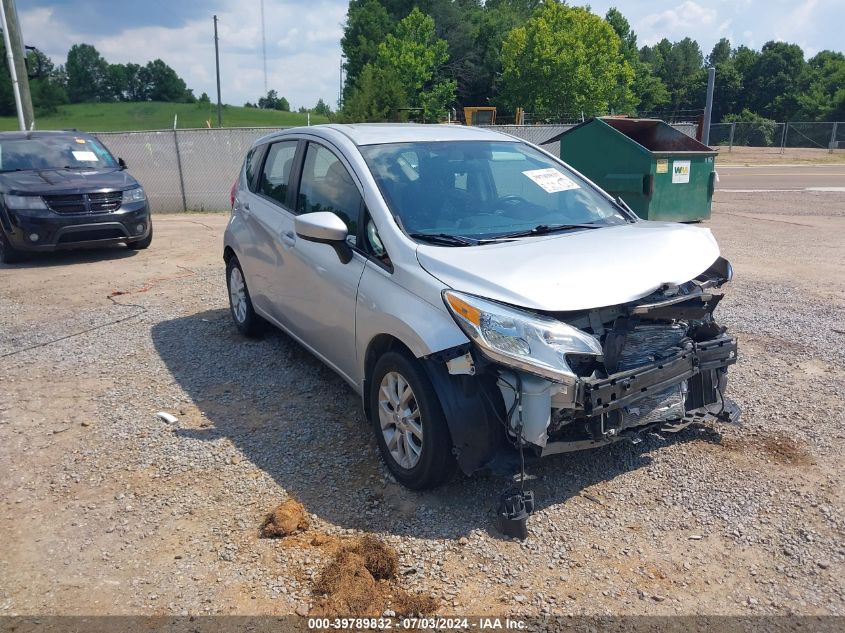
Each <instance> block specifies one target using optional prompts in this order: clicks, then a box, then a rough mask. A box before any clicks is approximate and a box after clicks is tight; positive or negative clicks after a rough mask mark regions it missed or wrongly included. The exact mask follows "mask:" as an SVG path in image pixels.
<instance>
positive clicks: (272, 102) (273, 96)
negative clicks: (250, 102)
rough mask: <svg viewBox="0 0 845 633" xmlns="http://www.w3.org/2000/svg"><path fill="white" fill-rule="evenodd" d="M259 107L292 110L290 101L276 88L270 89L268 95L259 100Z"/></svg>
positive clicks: (283, 110) (284, 110)
mask: <svg viewBox="0 0 845 633" xmlns="http://www.w3.org/2000/svg"><path fill="white" fill-rule="evenodd" d="M258 107H259V108H262V109H263V110H280V111H282V112H290V103H289V102H288V100H287V99H285V98H284V97H280V96H279V93H278V92H276V91H275V90H268V91H267V95H266V96H264V97H261V98H260V99H259V100H258Z"/></svg>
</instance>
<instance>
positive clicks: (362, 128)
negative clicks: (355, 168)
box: [287, 123, 518, 146]
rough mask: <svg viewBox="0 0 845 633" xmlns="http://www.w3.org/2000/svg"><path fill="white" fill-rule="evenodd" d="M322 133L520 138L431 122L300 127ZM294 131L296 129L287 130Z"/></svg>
mask: <svg viewBox="0 0 845 633" xmlns="http://www.w3.org/2000/svg"><path fill="white" fill-rule="evenodd" d="M306 130H307V131H309V132H311V133H315V132H316V133H318V134H319V133H320V131H321V130H322V131H323V133H324V134H325V133H326V132H329V131H330V130H331V131H334V132H339V133H340V134H343V135H344V136H346V137H347V138H349V139H350V140H351V141H352V142H353V143H355V145H359V146H360V145H376V144H379V143H419V142H432V141H505V142H513V141H517V140H518V139H515V138H514V137H513V136H510V135H508V134H502V133H501V132H495V131H493V130H487V129H484V128H480V127H469V126H465V125H431V124H420V123H353V124H345V125H340V124H336V123H329V124H325V125H314V126H311V127H308V128H301V129H299V130H296V131H303V132H304V131H306ZM287 131H288V132H292V131H294V130H287Z"/></svg>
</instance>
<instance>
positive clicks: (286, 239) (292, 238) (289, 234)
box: [281, 231, 296, 246]
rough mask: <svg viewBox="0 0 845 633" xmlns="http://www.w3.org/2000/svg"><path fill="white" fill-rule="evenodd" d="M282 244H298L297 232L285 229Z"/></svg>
mask: <svg viewBox="0 0 845 633" xmlns="http://www.w3.org/2000/svg"><path fill="white" fill-rule="evenodd" d="M281 239H282V244H284V245H285V246H293V245H294V244H296V234H295V233H294V232H293V231H284V232H282V235H281Z"/></svg>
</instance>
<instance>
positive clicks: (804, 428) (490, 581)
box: [0, 193, 845, 615]
mask: <svg viewBox="0 0 845 633" xmlns="http://www.w3.org/2000/svg"><path fill="white" fill-rule="evenodd" d="M226 219H227V218H226V216H223V215H182V216H158V217H157V218H156V239H155V241H154V243H153V246H152V247H151V248H150V250H149V251H144V252H138V253H134V252H130V251H127V250H125V249H123V248H122V247H117V248H114V249H108V250H100V251H96V252H90V251H89V252H84V253H65V254H59V255H51V256H43V257H38V258H37V259H35V260H34V261H32V262H30V263H28V264H23V265H18V266H15V267H2V266H0V361H2V363H0V472H2V473H3V477H2V478H0V533H2V534H3V535H4V538H3V540H2V544H0V578H2V582H0V614H89V615H96V614H203V613H225V614H229V613H237V614H286V613H294V612H298V613H300V614H304V613H306V612H307V610H308V609H309V608H310V607H311V605H312V604H313V603H314V596H312V594H311V581H312V579H313V577H314V576H315V575H316V574H317V573H318V572H319V570H320V568H321V567H322V565H323V564H324V562H325V561H326V560H327V558H328V553H327V550H326V548H325V547H321V546H317V545H311V538H312V536H313V535H314V534H321V533H322V534H327V535H336V536H343V535H350V534H360V533H374V534H377V535H378V536H380V537H382V538H383V539H384V540H385V541H386V542H388V543H389V544H391V545H393V546H394V547H395V548H396V549H397V550H398V551H399V554H400V573H401V583H402V585H403V586H404V587H405V588H407V589H410V590H424V591H426V592H428V593H430V594H433V595H434V596H436V597H437V598H438V600H439V603H440V605H441V606H440V608H439V612H440V613H443V614H448V613H459V614H484V615H487V614H497V615H506V614H508V615H510V614H514V615H515V614H537V613H553V614H679V613H681V614H704V613H706V614H743V615H751V614H761V613H765V614H789V613H798V614H838V615H845V586H843V585H844V584H845V583H843V578H845V564H844V563H845V538H843V536H845V534H843V529H844V528H845V518H843V517H845V514H844V513H843V506H845V503H844V502H845V496H844V495H843V483H842V475H843V459H842V441H843V436H845V425H843V422H845V259H843V256H842V246H843V244H845V196H843V194H833V193H824V194H822V193H819V194H781V195H776V196H775V195H773V194H718V195H717V203H716V206H715V213H714V219H713V220H712V222H709V223H708V224H707V225H708V226H710V227H711V228H712V229H713V230H714V232H715V233H716V236H717V237H718V238H719V240H720V243H721V245H722V248H723V252H724V254H725V255H726V256H728V257H729V258H730V259H731V260H732V261H733V263H734V266H735V269H736V280H735V282H734V283H733V284H732V286H731V287H730V289H729V295H728V297H727V298H726V300H725V301H724V302H723V303H722V304H721V305H720V307H719V309H718V311H717V315H720V316H721V320H722V321H723V322H724V323H725V324H727V325H729V326H730V328H731V330H732V331H733V332H735V333H737V334H738V335H739V336H740V345H741V347H740V354H741V356H740V362H739V364H738V365H737V366H735V367H734V368H732V371H731V389H730V391H731V393H730V395H731V396H732V397H733V399H735V400H736V401H737V402H738V403H739V404H740V405H741V406H742V408H743V410H744V415H743V426H742V427H739V428H737V427H724V426H720V427H713V428H698V429H688V430H686V431H684V432H682V433H680V434H679V435H677V436H674V437H662V438H661V437H657V436H652V437H651V438H650V439H648V440H647V441H645V442H643V443H641V444H639V445H630V444H618V445H613V446H611V447H607V448H604V449H600V450H596V451H592V452H587V453H577V454H571V455H568V456H567V455H564V456H559V457H554V458H550V459H547V460H545V461H544V462H542V463H541V464H540V465H539V466H537V467H535V468H533V470H532V472H533V474H534V475H536V476H537V479H536V480H535V481H533V482H532V487H533V489H534V490H535V495H536V496H537V498H538V510H537V512H536V513H535V515H534V516H533V517H532V519H531V520H530V522H529V525H530V532H531V534H530V537H529V538H528V540H526V541H525V542H522V543H520V542H514V541H508V540H505V539H503V538H502V537H501V536H500V535H499V534H498V533H497V531H496V529H495V520H494V507H495V504H496V499H497V496H498V493H499V492H500V491H501V490H502V488H503V486H504V483H505V482H503V481H502V480H500V479H497V478H495V477H492V476H481V477H474V478H471V479H467V478H463V477H461V478H459V479H457V480H456V481H455V482H454V483H452V484H450V485H449V486H447V487H445V488H443V489H440V490H437V491H434V492H430V493H425V494H419V493H412V492H409V491H407V490H404V489H403V488H401V487H399V486H397V485H396V484H395V483H392V482H391V481H390V480H389V478H388V477H387V473H386V471H385V470H384V468H383V467H382V466H381V464H380V461H379V459H378V454H377V448H376V444H375V442H374V440H373V438H372V437H371V432H370V429H369V427H368V425H367V424H366V423H365V422H364V420H363V417H362V414H361V413H360V406H359V402H358V399H357V398H356V396H355V395H354V394H353V393H352V392H351V391H350V390H349V389H348V388H347V387H346V386H345V384H344V383H343V382H342V381H341V380H340V379H339V378H337V377H336V376H335V375H334V374H333V373H332V372H331V371H330V370H328V369H326V368H324V367H323V366H322V365H321V364H320V363H319V362H318V361H316V360H314V359H313V358H312V357H311V356H310V355H309V354H308V353H307V352H305V351H304V350H303V349H302V348H301V347H299V346H298V345H297V344H295V343H293V342H292V341H291V340H290V339H289V338H287V337H286V336H285V335H283V334H281V333H278V332H271V333H269V334H268V335H267V336H266V337H265V338H264V339H263V340H260V341H248V340H245V339H243V338H241V337H240V336H238V335H237V334H236V332H235V329H234V327H233V326H232V325H231V324H230V321H229V314H228V309H227V305H226V295H225V289H224V282H223V277H224V275H223V265H222V261H221V258H220V252H221V236H222V232H223V228H224V226H225V222H226ZM115 292H120V293H122V294H117V295H115V296H113V297H112V298H111V299H110V298H109V295H114V293H115ZM81 332H84V333H81ZM78 333H79V334H78ZM158 411H169V412H171V413H173V414H174V415H176V416H177V417H178V418H179V421H178V422H177V423H176V424H173V425H170V424H167V423H165V422H163V421H161V420H160V419H158V418H157V417H156V415H155V414H156V412H158ZM289 496H293V497H295V498H296V499H298V500H299V501H301V502H302V503H303V504H304V506H305V508H306V510H307V511H308V513H309V518H310V523H311V526H310V528H309V531H308V532H307V533H306V534H305V535H303V536H301V537H293V538H291V539H288V540H266V539H260V538H259V536H258V529H259V526H260V524H261V521H262V519H263V517H264V515H265V514H266V513H267V512H268V511H269V510H271V509H272V508H273V507H275V506H276V505H277V504H278V503H280V502H281V501H283V500H285V499H287V498H288V497H289Z"/></svg>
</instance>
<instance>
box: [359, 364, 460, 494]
mask: <svg viewBox="0 0 845 633" xmlns="http://www.w3.org/2000/svg"><path fill="white" fill-rule="evenodd" d="M369 398H370V417H371V422H372V424H373V428H374V429H375V433H376V440H377V441H378V445H379V449H381V455H382V458H383V459H384V461H385V463H386V464H387V467H388V468H389V469H390V472H392V473H393V475H394V476H395V477H396V479H397V480H398V481H399V482H400V483H401V484H403V485H404V486H407V487H408V488H411V489H414V490H423V489H427V488H435V487H437V486H439V485H441V484H444V483H446V482H448V481H449V480H450V479H451V478H452V477H453V476H454V474H455V471H456V469H457V462H456V461H455V457H454V455H452V438H451V436H450V435H449V429H448V427H447V425H446V418H445V416H444V415H443V409H442V407H441V406H440V400H439V399H438V397H437V394H436V393H435V391H434V387H432V385H431V381H430V380H429V379H428V376H426V374H425V371H424V370H423V368H422V367H421V366H420V364H419V362H418V361H416V360H415V359H412V358H409V357H408V356H406V355H404V354H400V353H397V352H387V353H386V354H384V355H383V356H382V357H381V358H380V359H379V360H378V362H377V363H376V366H375V368H374V369H373V375H372V380H371V381H370V393H369Z"/></svg>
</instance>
